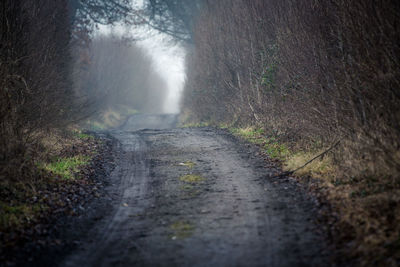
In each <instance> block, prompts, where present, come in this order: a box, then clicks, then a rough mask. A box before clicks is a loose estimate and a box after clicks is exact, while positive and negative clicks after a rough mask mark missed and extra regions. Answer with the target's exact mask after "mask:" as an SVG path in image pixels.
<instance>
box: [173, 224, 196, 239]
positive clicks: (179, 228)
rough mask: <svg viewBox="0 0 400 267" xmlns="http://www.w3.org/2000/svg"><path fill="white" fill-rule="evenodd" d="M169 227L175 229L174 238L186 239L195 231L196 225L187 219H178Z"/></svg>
mask: <svg viewBox="0 0 400 267" xmlns="http://www.w3.org/2000/svg"><path fill="white" fill-rule="evenodd" d="M169 228H170V229H171V230H172V231H173V234H172V236H171V238H172V239H184V238H188V237H190V236H191V235H192V234H193V232H194V229H195V228H194V226H193V225H192V224H191V223H189V222H187V221H176V222H174V223H172V224H171V225H170V226H169Z"/></svg>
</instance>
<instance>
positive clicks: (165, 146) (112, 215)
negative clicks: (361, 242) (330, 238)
mask: <svg viewBox="0 0 400 267" xmlns="http://www.w3.org/2000/svg"><path fill="white" fill-rule="evenodd" d="M175 124H176V117H175V116H172V115H163V116H155V115H151V116H150V115H148V116H145V115H137V116H133V117H131V118H130V119H129V120H128V121H127V123H126V124H125V125H123V126H122V127H121V128H120V129H119V130H114V131H111V132H110V133H109V134H111V136H112V137H113V138H115V140H116V141H115V142H114V143H115V145H114V147H113V153H114V157H115V159H114V161H115V163H116V167H115V168H114V170H113V171H112V173H111V175H110V177H109V180H110V183H111V185H110V186H108V188H107V189H106V191H107V192H106V195H107V197H108V200H109V203H108V205H109V209H108V211H107V212H105V213H103V214H102V216H100V217H99V218H97V219H96V222H95V223H94V224H93V227H91V228H90V230H89V231H87V233H85V234H84V235H82V236H81V237H80V240H79V242H78V246H77V247H76V248H75V249H74V250H73V251H72V252H71V253H69V255H67V256H66V257H65V258H64V260H63V261H62V262H60V266H219V267H220V266H327V265H329V262H328V259H327V253H326V245H325V242H324V241H323V239H322V237H321V236H319V235H318V234H316V231H315V229H316V228H317V226H316V225H315V224H314V223H313V219H314V218H315V214H316V212H315V209H314V205H313V202H312V201H311V200H310V198H309V197H307V194H306V193H305V192H304V190H302V189H301V188H300V187H299V186H298V185H297V184H296V183H295V182H293V181H291V179H290V178H285V179H282V178H280V179H271V178H269V176H270V174H271V173H274V172H276V171H277V170H276V169H275V168H274V167H273V166H272V165H271V164H270V163H268V162H266V161H264V160H263V159H262V158H261V157H259V156H257V150H256V149H255V148H254V147H252V146H250V145H246V144H245V143H243V142H242V141H239V140H237V139H236V138H234V137H232V136H231V135H230V134H229V133H227V132H225V131H222V130H216V129H213V128H207V127H205V128H174V126H175ZM94 212H96V211H94Z"/></svg>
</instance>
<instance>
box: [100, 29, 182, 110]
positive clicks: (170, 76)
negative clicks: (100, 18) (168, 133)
mask: <svg viewBox="0 0 400 267" xmlns="http://www.w3.org/2000/svg"><path fill="white" fill-rule="evenodd" d="M111 31H113V32H114V33H115V32H116V33H118V34H121V35H124V34H129V31H138V29H137V28H136V29H126V28H124V27H122V26H116V27H114V28H113V29H112V30H111V29H110V28H109V27H108V26H99V32H100V33H102V34H107V33H109V32H111ZM139 32H140V29H139ZM134 35H136V34H134ZM140 35H141V36H147V37H145V38H141V39H143V40H140V41H137V44H138V45H139V46H141V47H143V48H144V49H145V51H146V52H147V53H148V54H149V55H150V57H151V58H152V59H153V63H154V67H155V69H156V71H157V72H158V73H159V74H160V75H161V77H163V78H164V80H165V82H166V84H165V90H167V97H166V99H165V101H164V106H163V111H164V112H165V113H179V111H180V105H179V103H180V99H181V95H182V92H183V86H184V82H185V67H184V56H185V52H184V49H183V48H182V47H180V46H179V45H173V44H172V42H168V40H167V39H168V38H167V37H166V36H163V35H162V34H156V33H154V32H153V33H151V34H148V35H147V34H146V33H142V34H140Z"/></svg>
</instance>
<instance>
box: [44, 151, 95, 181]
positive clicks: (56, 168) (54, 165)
mask: <svg viewBox="0 0 400 267" xmlns="http://www.w3.org/2000/svg"><path fill="white" fill-rule="evenodd" d="M89 160H90V157H89V156H83V155H78V156H75V157H69V158H59V159H58V160H56V161H54V162H51V163H39V167H41V168H42V169H44V170H46V171H49V172H52V173H53V174H55V175H58V176H60V177H61V178H63V179H74V175H75V173H77V172H79V168H80V167H81V166H84V165H86V164H88V163H89Z"/></svg>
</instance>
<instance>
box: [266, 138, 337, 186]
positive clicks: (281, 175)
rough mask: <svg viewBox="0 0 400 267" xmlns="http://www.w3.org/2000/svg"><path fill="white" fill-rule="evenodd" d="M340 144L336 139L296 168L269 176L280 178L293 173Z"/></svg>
mask: <svg viewBox="0 0 400 267" xmlns="http://www.w3.org/2000/svg"><path fill="white" fill-rule="evenodd" d="M339 144H340V140H338V141H336V142H335V143H334V144H333V145H331V146H330V147H329V148H328V149H327V150H325V151H324V152H322V153H321V154H318V155H317V156H315V157H313V158H312V159H310V160H309V161H307V162H306V163H305V164H304V165H302V166H300V167H298V168H297V169H294V170H292V171H285V172H282V173H281V174H278V175H275V176H272V177H270V178H282V177H284V176H288V175H292V174H293V173H295V172H297V171H298V170H300V169H302V168H304V167H305V166H307V165H308V164H310V163H311V162H313V161H314V160H316V159H317V158H319V157H322V156H324V155H325V154H326V153H328V152H329V151H331V150H332V149H334V148H335V147H336V146H338V145H339Z"/></svg>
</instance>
